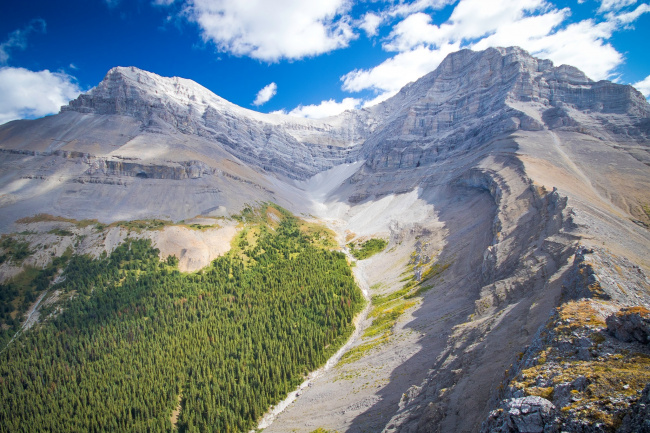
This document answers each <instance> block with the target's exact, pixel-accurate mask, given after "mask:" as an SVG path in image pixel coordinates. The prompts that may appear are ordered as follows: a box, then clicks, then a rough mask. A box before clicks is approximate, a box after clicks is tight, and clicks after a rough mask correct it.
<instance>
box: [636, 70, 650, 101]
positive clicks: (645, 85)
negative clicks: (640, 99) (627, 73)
mask: <svg viewBox="0 0 650 433" xmlns="http://www.w3.org/2000/svg"><path fill="white" fill-rule="evenodd" d="M633 86H634V87H636V88H637V90H638V91H639V92H641V93H643V96H645V97H646V98H650V75H648V76H647V77H645V79H643V80H641V81H639V82H638V83H634V84H633Z"/></svg>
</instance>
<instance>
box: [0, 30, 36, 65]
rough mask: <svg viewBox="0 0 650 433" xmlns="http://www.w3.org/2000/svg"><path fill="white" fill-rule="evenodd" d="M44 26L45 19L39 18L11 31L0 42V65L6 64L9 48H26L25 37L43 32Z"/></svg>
mask: <svg viewBox="0 0 650 433" xmlns="http://www.w3.org/2000/svg"><path fill="white" fill-rule="evenodd" d="M45 27H46V26H45V21H44V20H42V19H40V18H39V19H35V20H32V21H30V23H29V24H28V25H27V26H25V27H23V28H22V29H18V30H14V31H13V32H11V33H10V34H9V37H8V38H7V40H6V41H4V42H2V43H0V65H6V64H7V62H8V61H9V57H10V54H9V51H10V50H12V49H20V50H24V49H25V48H27V37H28V36H29V35H30V34H32V33H45Z"/></svg>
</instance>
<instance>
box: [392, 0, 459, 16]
mask: <svg viewBox="0 0 650 433" xmlns="http://www.w3.org/2000/svg"><path fill="white" fill-rule="evenodd" d="M456 1H458V0H416V1H414V2H411V3H405V2H404V1H401V2H399V3H398V4H397V5H395V6H393V7H392V8H391V9H389V10H388V15H390V16H393V17H396V16H406V15H410V14H412V13H415V12H422V11H424V10H427V9H442V8H444V7H445V6H447V5H450V4H453V3H455V2H456Z"/></svg>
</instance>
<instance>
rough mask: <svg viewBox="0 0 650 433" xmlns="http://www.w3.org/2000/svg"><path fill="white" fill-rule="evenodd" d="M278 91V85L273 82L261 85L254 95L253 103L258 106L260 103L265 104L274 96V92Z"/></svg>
mask: <svg viewBox="0 0 650 433" xmlns="http://www.w3.org/2000/svg"><path fill="white" fill-rule="evenodd" d="M277 92H278V85H277V84H275V83H271V84H267V85H266V86H264V87H262V89H261V90H260V91H259V92H257V96H256V97H255V101H253V105H257V106H260V105H262V104H266V103H267V102H269V100H270V99H271V98H272V97H274V96H275V94H276V93H277Z"/></svg>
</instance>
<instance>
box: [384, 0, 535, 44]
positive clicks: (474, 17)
mask: <svg viewBox="0 0 650 433" xmlns="http://www.w3.org/2000/svg"><path fill="white" fill-rule="evenodd" d="M547 7H548V4H547V3H546V2H545V1H544V0H498V1H496V0H461V1H460V2H459V3H458V4H457V5H456V8H455V9H454V11H453V12H452V14H451V17H449V20H448V21H447V22H445V23H443V24H441V25H440V26H437V25H435V24H431V17H430V16H429V15H427V14H425V13H422V12H420V13H415V14H412V15H409V16H408V17H407V18H406V19H404V20H403V21H401V22H400V23H398V24H397V25H396V26H395V27H394V28H393V31H392V32H391V34H390V36H389V42H387V43H386V44H384V48H385V49H386V50H388V51H406V50H409V49H411V48H413V47H415V46H418V45H420V44H422V43H426V44H430V45H433V46H441V45H444V44H446V43H455V42H461V43H462V42H465V41H469V40H472V39H476V38H479V37H484V36H486V35H489V34H491V33H493V32H495V31H497V30H498V29H499V28H500V27H501V26H504V25H508V24H509V23H512V22H515V21H518V20H520V19H522V18H524V17H525V16H527V15H528V14H530V13H532V12H535V11H540V10H543V9H546V8H547Z"/></svg>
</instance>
